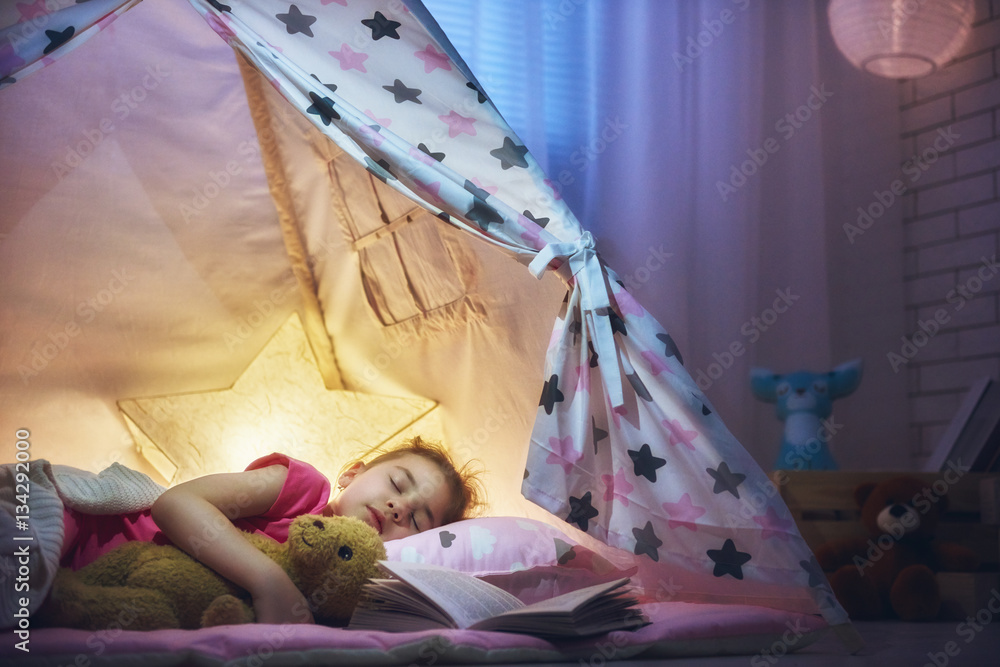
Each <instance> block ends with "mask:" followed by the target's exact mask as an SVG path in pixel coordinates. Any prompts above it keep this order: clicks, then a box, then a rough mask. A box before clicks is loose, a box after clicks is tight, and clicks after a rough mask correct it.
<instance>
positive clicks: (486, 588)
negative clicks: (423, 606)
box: [379, 561, 524, 628]
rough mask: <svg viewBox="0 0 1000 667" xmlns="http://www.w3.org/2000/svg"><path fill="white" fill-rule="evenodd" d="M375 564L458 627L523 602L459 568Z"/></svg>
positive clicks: (521, 604) (386, 562) (392, 563)
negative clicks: (444, 614)
mask: <svg viewBox="0 0 1000 667" xmlns="http://www.w3.org/2000/svg"><path fill="white" fill-rule="evenodd" d="M379 564H380V565H381V566H382V568H383V569H385V570H386V571H387V572H390V573H391V574H393V575H395V576H396V577H398V578H399V579H402V580H403V581H405V582H406V583H408V584H409V585H411V586H412V587H413V588H415V589H416V590H417V591H419V592H420V593H421V594H422V595H424V596H426V597H427V598H429V599H431V600H433V601H434V602H435V603H436V604H437V605H438V606H439V607H440V608H441V609H442V610H443V611H444V612H445V613H447V614H448V615H449V616H451V618H452V619H453V620H454V621H455V627H458V628H467V627H469V626H470V625H473V624H475V623H477V622H479V621H482V620H484V619H487V618H491V617H493V616H496V615H498V614H502V613H504V612H507V611H511V610H514V609H520V608H522V607H524V603H523V602H521V601H520V600H518V599H517V598H516V597H514V596H513V595H511V594H510V593H508V592H507V591H505V590H503V589H501V588H498V587H496V586H494V585H493V584H488V583H486V582H485V581H481V580H479V579H476V578H475V577H473V576H470V575H468V574H464V573H462V572H456V571H454V570H450V569H448V568H444V567H440V566H437V565H430V564H426V563H405V562H401V561H379Z"/></svg>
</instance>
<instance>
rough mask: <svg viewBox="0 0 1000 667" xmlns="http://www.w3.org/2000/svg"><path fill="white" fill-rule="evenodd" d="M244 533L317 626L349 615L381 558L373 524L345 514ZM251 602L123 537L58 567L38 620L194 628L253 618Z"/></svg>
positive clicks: (187, 561) (192, 563) (200, 570)
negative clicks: (84, 559)
mask: <svg viewBox="0 0 1000 667" xmlns="http://www.w3.org/2000/svg"><path fill="white" fill-rule="evenodd" d="M245 535H246V538H247V539H248V540H250V542H252V543H253V544H254V546H256V547H257V548H258V549H260V550H261V551H263V552H264V553H265V554H267V555H268V556H270V557H271V558H272V559H273V560H274V561H275V562H277V563H278V564H279V565H281V567H282V568H283V569H284V570H285V571H286V572H287V573H288V576H289V577H290V578H291V580H292V581H293V582H294V583H295V585H296V586H297V587H298V588H299V590H300V591H302V594H303V595H304V596H305V598H306V600H307V601H308V602H309V606H310V609H311V610H312V612H313V616H314V618H315V619H316V621H317V622H319V623H327V624H333V625H337V624H343V623H345V622H346V621H347V620H348V619H350V616H351V613H352V612H353V611H354V607H355V605H356V604H357V601H358V599H359V597H360V595H361V587H362V586H363V585H364V583H365V582H366V581H368V579H369V578H371V577H373V576H376V575H377V574H378V567H377V563H378V561H379V560H382V559H384V558H385V557H386V552H385V546H384V545H383V544H382V540H381V539H380V538H379V536H378V533H377V532H376V531H375V529H373V528H372V527H371V526H369V525H368V524H366V523H364V522H363V521H359V520H358V519H353V518H350V517H340V516H332V517H324V516H320V515H317V514H305V515H302V516H300V517H297V518H296V519H295V520H294V521H293V522H292V523H291V525H290V526H289V529H288V541H287V542H284V543H281V542H276V541H275V540H273V539H271V538H269V537H265V536H263V535H256V534H250V533H245ZM249 602H250V596H249V594H248V593H247V592H246V591H244V590H243V589H241V588H239V587H237V586H235V585H234V584H232V583H230V582H229V581H227V580H226V579H223V578H222V577H220V576H219V575H218V574H216V573H215V571H213V570H211V569H210V568H208V567H206V566H204V565H202V564H201V563H199V562H198V561H196V560H195V559H193V558H192V557H191V556H189V555H187V554H186V553H184V552H183V551H181V550H180V549H178V548H177V547H174V546H170V545H157V544H153V543H151V542H128V543H126V544H123V545H121V546H120V547H118V548H116V549H114V550H113V551H110V552H108V553H106V554H104V555H103V556H101V557H100V558H98V559H97V560H95V561H94V562H92V563H90V564H89V565H87V566H85V567H83V568H81V569H79V570H77V571H76V572H74V571H72V570H69V569H62V570H60V571H59V573H58V575H57V576H56V579H55V582H54V583H53V586H52V592H51V593H50V595H49V597H48V599H47V600H46V602H45V604H43V605H42V607H41V609H40V610H39V613H38V616H37V621H38V622H39V624H41V625H48V626H54V627H70V628H80V629H84V630H99V629H102V628H107V627H110V626H111V625H112V624H113V623H118V624H120V625H121V626H122V627H124V628H125V629H127V630H159V629H166V628H184V629H194V628H199V627H209V626H213V625H227V624H232V623H252V622H253V621H254V614H253V607H252V606H251V605H250V604H249ZM123 621H124V622H123Z"/></svg>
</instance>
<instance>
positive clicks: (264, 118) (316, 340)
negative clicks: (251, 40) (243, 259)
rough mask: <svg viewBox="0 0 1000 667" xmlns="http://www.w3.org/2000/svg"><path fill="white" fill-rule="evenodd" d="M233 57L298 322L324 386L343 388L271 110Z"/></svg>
mask: <svg viewBox="0 0 1000 667" xmlns="http://www.w3.org/2000/svg"><path fill="white" fill-rule="evenodd" d="M236 60H237V62H238V63H239V66H240V73H241V74H242V75H243V86H244V88H245V90H246V94H247V103H248V104H249V106H250V115H251V117H252V118H253V124H254V127H255V128H256V130H257V141H258V142H259V144H260V156H261V160H262V161H263V162H264V173H265V174H267V185H268V188H269V189H270V191H271V198H272V199H273V200H274V203H275V206H276V207H277V209H278V222H279V225H280V226H281V236H282V239H283V240H284V243H285V251H286V252H287V253H288V258H289V261H290V262H291V264H292V272H293V273H294V274H295V280H296V282H298V285H299V292H300V294H301V295H302V303H303V311H304V312H303V313H302V326H303V329H304V330H305V333H306V338H307V339H308V340H309V345H310V347H312V351H313V354H314V355H315V356H316V363H317V365H318V366H319V370H320V374H321V375H322V376H323V383H324V384H325V385H326V388H327V389H343V388H344V384H343V381H342V379H341V375H340V369H339V368H338V366H337V357H336V354H335V352H334V349H333V341H332V340H331V339H330V334H329V333H328V332H327V330H326V325H325V324H324V322H323V308H322V306H321V305H320V302H319V297H318V296H317V294H318V290H317V287H316V279H315V276H314V275H313V272H312V266H311V263H310V261H309V254H308V253H307V252H306V249H305V243H304V241H303V239H302V234H301V231H300V228H299V224H298V221H297V219H296V216H295V207H294V205H293V203H292V198H291V194H290V193H289V192H288V188H287V184H286V182H285V170H284V166H283V165H282V162H281V154H280V151H279V149H278V145H277V140H276V139H275V133H274V132H273V128H272V127H271V113H270V112H269V111H268V107H267V100H266V99H265V98H264V91H263V89H262V83H261V76H260V74H259V72H258V71H257V70H256V69H255V68H254V67H253V65H251V64H250V63H249V62H248V61H247V60H246V58H245V57H244V56H243V55H242V54H240V53H237V54H236Z"/></svg>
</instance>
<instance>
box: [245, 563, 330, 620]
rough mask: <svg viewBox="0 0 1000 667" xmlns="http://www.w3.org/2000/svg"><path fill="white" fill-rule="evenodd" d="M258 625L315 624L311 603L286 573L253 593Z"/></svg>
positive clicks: (273, 578) (269, 580) (267, 582)
mask: <svg viewBox="0 0 1000 667" xmlns="http://www.w3.org/2000/svg"><path fill="white" fill-rule="evenodd" d="M251 595H252V596H253V609H254V613H255V614H256V616H257V622H258V623H279V624H280V623H314V622H315V621H314V620H313V615H312V612H311V611H309V603H308V602H307V601H306V598H305V596H303V595H302V593H301V592H300V591H299V589H298V588H296V587H295V584H293V583H292V581H291V579H289V578H288V577H287V576H286V575H285V574H284V572H282V573H281V576H280V577H272V578H270V579H268V580H267V581H266V582H264V583H263V584H262V585H260V586H259V587H258V588H257V590H254V591H251Z"/></svg>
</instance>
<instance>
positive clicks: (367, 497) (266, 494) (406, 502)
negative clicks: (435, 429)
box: [61, 437, 483, 623]
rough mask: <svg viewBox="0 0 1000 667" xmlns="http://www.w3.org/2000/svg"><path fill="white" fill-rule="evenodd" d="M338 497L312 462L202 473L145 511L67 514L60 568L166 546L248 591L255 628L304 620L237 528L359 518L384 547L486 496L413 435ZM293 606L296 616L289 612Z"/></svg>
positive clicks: (353, 468) (296, 595) (465, 512)
mask: <svg viewBox="0 0 1000 667" xmlns="http://www.w3.org/2000/svg"><path fill="white" fill-rule="evenodd" d="M337 481H338V486H339V493H337V494H336V495H335V496H334V497H333V498H332V499H331V497H330V482H329V481H328V480H327V479H326V478H325V477H324V476H323V475H322V474H320V473H319V472H318V471H317V470H316V469H315V468H313V467H312V466H311V465H309V464H307V463H304V462H302V461H298V460H296V459H293V458H290V457H288V456H285V455H283V454H270V455H268V456H265V457H263V458H260V459H257V460H256V461H254V462H253V463H251V464H250V465H249V466H248V467H247V469H246V470H245V471H243V472H237V473H222V474H215V475H207V476H204V477H199V478H196V479H193V480H190V481H188V482H184V483H182V484H178V485H177V486H175V487H173V488H170V489H168V490H166V491H164V492H163V494H162V495H160V497H159V498H158V499H157V500H156V502H155V503H153V506H152V507H151V508H150V509H149V510H146V511H144V512H138V513H133V514H124V515H110V516H107V515H105V516H97V515H89V514H83V513H81V512H77V511H75V510H72V509H69V508H66V509H65V510H64V523H65V537H64V542H63V550H62V554H61V565H62V566H64V567H70V568H72V569H79V568H80V567H83V566H84V565H86V564H87V563H89V562H91V561H93V560H94V559H95V558H97V557H98V556H100V555H101V554H103V553H106V552H107V551H110V550H111V549H113V548H114V547H116V546H118V545H119V544H121V543H123V542H127V541H130V540H145V541H152V542H156V543H160V544H165V543H173V544H174V545H175V546H177V547H179V548H180V549H183V550H184V551H186V552H187V553H189V554H191V555H192V556H194V557H195V558H197V559H198V560H199V561H201V562H202V563H204V564H205V565H207V566H208V567H210V568H212V569H213V570H215V571H216V572H218V573H219V574H220V575H222V576H223V577H226V578H227V579H229V580H230V581H232V582H233V583H235V584H237V585H239V586H241V587H242V588H244V589H246V590H247V591H248V592H249V593H250V594H251V595H252V597H253V606H254V610H255V612H256V615H257V620H258V621H259V622H262V623H311V622H312V621H313V619H312V615H311V613H310V612H309V611H308V605H307V603H306V601H305V598H304V597H303V595H302V593H301V592H299V590H298V589H297V588H296V587H295V585H294V584H293V583H292V581H291V580H290V579H289V578H288V575H286V574H285V572H284V570H282V569H281V567H280V566H278V564H277V563H275V562H274V561H273V560H271V559H270V558H268V557H267V556H265V555H264V554H263V553H262V552H260V551H258V550H257V549H255V548H254V547H252V546H251V545H250V543H249V542H247V541H246V540H245V539H243V537H242V536H241V534H240V531H241V530H244V531H249V532H256V533H261V534H264V535H268V536H270V537H272V538H274V539H276V540H278V541H281V542H284V541H285V540H286V539H287V538H288V526H289V524H290V523H291V522H292V520H293V519H294V518H295V517H297V516H299V515H301V514H324V515H327V516H331V515H340V516H350V517H354V518H357V519H361V520H362V521H364V522H365V523H367V524H368V525H370V526H372V527H373V528H374V529H375V530H377V531H378V533H379V535H380V536H381V537H382V539H383V541H387V540H394V539H399V538H401V537H406V536H408V535H413V534H416V533H419V532H422V531H424V530H428V529H431V528H437V527H439V526H442V525H444V524H446V523H451V522H453V521H457V520H459V519H463V518H466V517H468V516H471V515H472V514H473V513H474V512H475V511H476V510H478V509H479V508H480V506H481V505H482V503H483V497H482V492H481V487H480V483H479V480H478V478H477V476H476V474H475V473H474V472H471V471H470V470H469V467H468V465H466V466H464V467H462V468H457V467H456V466H455V464H454V462H453V461H452V459H451V457H450V456H449V455H448V453H447V452H446V451H445V450H444V449H443V448H442V447H440V446H438V445H434V444H431V443H428V442H425V441H424V440H422V439H420V438H419V437H417V438H413V439H412V440H409V441H407V442H406V443H404V444H403V445H401V446H399V447H398V448H396V449H392V450H390V451H388V452H385V453H383V454H380V455H378V456H376V457H375V458H373V459H371V460H370V461H368V462H364V461H360V460H359V461H355V462H353V463H351V464H350V465H348V466H347V467H346V468H345V469H344V470H343V472H342V473H341V475H340V477H339V478H338V480H337ZM293 610H294V611H293Z"/></svg>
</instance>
